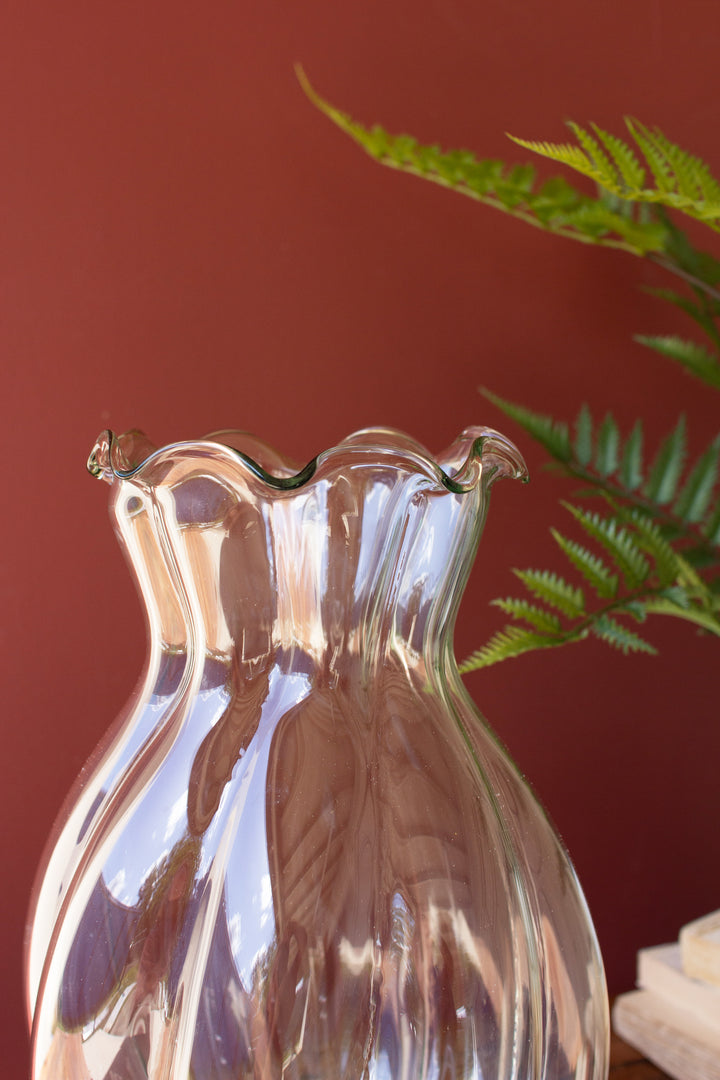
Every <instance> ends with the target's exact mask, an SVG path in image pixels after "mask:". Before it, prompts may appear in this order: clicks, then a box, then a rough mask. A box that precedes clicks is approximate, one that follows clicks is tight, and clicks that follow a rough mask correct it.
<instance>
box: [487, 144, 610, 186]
mask: <svg viewBox="0 0 720 1080" xmlns="http://www.w3.org/2000/svg"><path fill="white" fill-rule="evenodd" d="M508 138H509V139H512V141H513V142H514V143H517V145H518V146H522V147H524V149H525V150H530V151H531V152H532V153H533V154H537V155H538V156H539V157H544V158H549V159H550V160H551V161H556V162H557V163H558V164H559V165H567V166H568V168H570V169H574V170H575V172H579V173H581V174H582V175H583V176H587V177H589V178H590V179H591V180H594V181H595V182H596V183H598V184H599V183H600V182H601V180H600V175H601V174H600V173H599V172H598V169H597V167H596V165H595V164H594V163H593V162H592V161H591V160H590V158H589V157H588V156H587V154H586V153H585V151H584V150H582V149H581V148H580V147H579V146H573V144H572V143H551V142H538V141H535V140H532V139H530V140H529V139H519V138H518V137H517V136H516V135H508ZM606 179H607V177H606Z"/></svg>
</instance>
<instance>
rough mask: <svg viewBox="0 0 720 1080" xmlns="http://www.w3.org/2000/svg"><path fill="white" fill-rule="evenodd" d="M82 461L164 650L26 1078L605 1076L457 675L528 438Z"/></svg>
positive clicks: (592, 988)
mask: <svg viewBox="0 0 720 1080" xmlns="http://www.w3.org/2000/svg"><path fill="white" fill-rule="evenodd" d="M89 467H90V469H91V471H92V472H93V473H94V474H95V475H96V476H99V477H102V478H103V479H104V480H106V481H108V482H109V484H110V489H111V498H112V512H113V516H114V521H115V527H116V530H117V533H118V536H119V538H120V540H121V543H122V544H123V546H124V549H125V551H126V553H127V556H128V559H129V563H130V566H131V568H132V570H133V572H134V575H135V577H136V580H137V584H138V586H139V590H140V593H141V595H142V598H143V600H144V604H145V608H146V613H147V623H148V628H149V635H148V636H149V651H148V657H147V663H146V667H145V671H144V674H143V677H142V680H141V682H140V684H139V686H138V688H137V689H136V691H135V693H134V694H133V695H132V697H131V699H130V701H129V702H128V705H127V707H126V709H125V710H124V712H123V714H122V715H121V717H120V718H119V720H118V722H117V724H116V726H115V728H114V729H113V730H112V731H111V733H110V734H109V735H108V736H107V738H106V740H105V742H104V744H103V745H102V746H101V747H100V748H99V749H98V751H97V752H96V754H95V755H94V757H93V758H92V759H91V761H90V762H89V763H88V765H87V767H86V769H85V770H84V771H83V774H82V775H81V777H80V778H79V780H78V783H77V785H76V787H75V789H74V791H73V792H72V793H71V795H70V797H69V799H68V803H67V805H66V808H65V810H64V811H63V814H62V815H61V819H60V820H59V822H58V823H57V825H56V827H55V830H54V833H53V836H52V838H51V842H50V843H49V845H48V850H47V854H46V856H45V858H44V862H43V866H42V868H41V873H40V875H39V878H38V884H37V886H36V889H35V894H34V898H33V910H32V920H31V931H30V935H29V944H28V951H27V983H28V1011H29V1015H30V1017H31V1020H32V1031H33V1073H32V1076H33V1078H34V1080H141V1078H148V1077H149V1078H152V1080H249V1078H254V1080H281V1078H283V1080H366V1078H367V1080H461V1078H462V1080H570V1078H573V1080H603V1078H604V1077H605V1076H606V1072H607V1044H608V1013H607V999H606V992H605V984H604V977H603V971H602V964H601V960H600V956H599V952H598V947H597V943H596V939H595V935H594V931H593V928H592V924H591V921H590V918H589V916H588V912H587V909H586V905H585V902H584V900H583V897H582V894H581V891H580V888H579V886H578V883H577V880H576V878H575V874H574V872H573V869H572V867H571V865H570V862H569V860H568V857H567V855H566V853H565V851H564V850H563V848H562V846H561V844H560V842H559V841H558V839H557V836H556V835H555V833H554V831H553V829H552V827H551V826H550V824H549V823H548V821H547V818H546V817H545V815H544V813H543V812H542V810H541V808H540V807H539V805H538V804H537V802H536V801H535V799H534V797H533V795H532V794H531V792H530V791H529V789H528V787H527V786H526V784H525V783H524V782H523V780H522V778H521V777H520V775H519V773H518V771H517V769H516V768H515V766H514V765H513V763H512V762H511V761H510V759H509V758H508V756H507V754H506V752H505V751H504V750H503V749H502V747H501V746H500V745H499V744H498V742H497V741H496V739H495V738H494V736H493V735H492V733H491V731H490V730H489V728H488V727H487V725H486V724H485V722H484V721H483V720H482V718H481V717H480V716H479V714H478V712H477V711H476V709H475V706H474V705H473V703H472V702H471V700H470V698H469V697H468V695H467V693H466V691H465V689H464V688H463V685H462V683H461V681H460V678H459V675H458V670H457V667H456V664H455V660H454V658H453V654H452V629H453V623H454V618H455V612H456V609H457V605H458V602H459V599H460V595H461V592H462V589H463V586H464V584H465V581H466V578H467V574H468V572H469V569H470V565H471V563H472V560H473V557H474V554H475V550H476V547H477V543H478V540H479V537H480V533H481V529H482V525H483V521H484V517H485V513H486V509H487V501H488V494H489V490H490V487H491V485H492V483H493V482H494V481H495V480H496V479H497V478H498V477H501V476H519V475H522V474H523V472H524V466H523V463H522V460H521V458H520V456H519V454H518V452H517V450H516V449H515V448H514V447H513V446H512V444H510V443H509V442H508V441H507V440H505V439H504V438H503V437H502V436H501V435H499V434H497V433H496V432H493V431H490V430H486V429H480V428H477V429H475V428H473V429H469V430H467V431H465V432H464V433H463V434H462V435H461V436H460V438H459V439H458V440H457V441H456V442H455V443H454V444H453V445H452V446H451V447H450V448H449V449H448V450H447V451H446V452H445V453H443V454H440V455H437V456H435V457H433V456H431V455H430V454H429V453H428V452H427V451H426V450H425V449H424V448H423V447H422V446H420V445H419V444H418V443H416V442H415V441H413V440H412V439H410V438H408V437H407V436H405V435H403V434H401V433H399V432H396V431H392V430H388V429H374V430H366V431H362V432H359V433H357V434H355V435H352V436H351V437H350V438H348V439H346V440H345V441H343V442H342V443H340V444H339V445H338V446H336V447H334V448H333V449H331V450H328V451H326V452H325V453H323V454H320V455H319V456H318V457H317V458H316V459H314V460H313V461H312V462H310V464H309V465H307V466H306V467H305V468H304V469H302V470H298V469H297V468H295V467H294V466H293V465H291V464H290V463H288V462H287V461H286V460H285V459H283V458H282V457H280V456H279V455H278V454H277V453H275V452H274V451H272V450H270V449H269V448H268V447H267V446H265V445H264V444H262V443H260V442H259V441H258V440H256V439H253V438H251V437H250V436H246V435H241V434H237V433H229V434H228V433H223V434H219V435H214V436H211V437H209V438H208V439H202V440H198V441H195V442H187V443H178V444H175V445H172V446H168V447H165V448H163V449H159V450H156V449H154V448H153V447H151V446H150V445H149V444H148V443H147V441H146V440H145V439H144V437H142V436H140V435H139V434H138V433H131V434H129V435H125V436H121V437H116V436H114V435H112V433H110V432H106V433H104V434H103V435H102V436H101V437H100V439H99V440H98V442H97V444H96V446H95V449H94V451H93V453H92V456H91V458H90V462H89ZM104 662H107V658H105V659H104Z"/></svg>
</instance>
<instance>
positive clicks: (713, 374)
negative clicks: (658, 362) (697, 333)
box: [635, 334, 720, 390]
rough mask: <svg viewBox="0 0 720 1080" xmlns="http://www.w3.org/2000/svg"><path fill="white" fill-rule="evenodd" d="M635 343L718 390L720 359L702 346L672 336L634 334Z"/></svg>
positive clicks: (719, 384) (719, 388) (719, 386)
mask: <svg viewBox="0 0 720 1080" xmlns="http://www.w3.org/2000/svg"><path fill="white" fill-rule="evenodd" d="M635 341H637V342H639V344H640V345H645V346H647V348H649V349H654V350H655V352H659V353H661V354H662V355H663V356H667V357H669V358H670V359H671V360H675V361H676V362H677V363H678V364H681V365H682V366H683V367H684V368H685V370H686V371H689V372H690V374H691V375H695V376H696V377H697V378H698V379H702V381H703V382H705V383H707V384H708V386H713V387H715V389H716V390H720V358H719V357H718V355H717V354H716V353H711V352H710V351H709V350H708V349H706V348H705V347H704V346H703V345H698V344H697V343H695V342H693V341H684V340H683V339H682V338H679V337H675V336H674V335H672V334H654V335H653V334H649V335H648V334H636V335H635Z"/></svg>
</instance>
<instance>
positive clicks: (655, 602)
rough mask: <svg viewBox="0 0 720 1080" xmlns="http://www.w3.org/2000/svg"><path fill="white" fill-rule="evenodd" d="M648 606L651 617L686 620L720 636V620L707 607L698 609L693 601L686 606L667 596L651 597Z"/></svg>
mask: <svg viewBox="0 0 720 1080" xmlns="http://www.w3.org/2000/svg"><path fill="white" fill-rule="evenodd" d="M646 606H647V610H648V613H649V614H650V615H673V616H674V617H675V618H680V619H685V620H686V621H687V622H691V623H694V624H695V625H696V626H699V627H701V629H703V630H707V631H708V632H709V633H711V634H716V635H718V636H720V619H719V618H718V617H717V614H716V613H715V612H713V611H712V610H710V609H708V608H707V607H697V606H696V605H695V604H693V603H692V601H691V602H690V604H689V605H687V606H684V605H682V604H679V603H677V602H676V600H675V599H669V598H666V597H665V596H657V597H650V598H649V599H648V600H647V602H646Z"/></svg>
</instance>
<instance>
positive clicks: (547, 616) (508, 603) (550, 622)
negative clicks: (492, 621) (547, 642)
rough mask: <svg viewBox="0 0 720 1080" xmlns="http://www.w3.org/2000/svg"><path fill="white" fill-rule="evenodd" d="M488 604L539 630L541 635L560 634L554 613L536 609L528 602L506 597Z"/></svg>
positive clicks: (559, 625) (560, 628)
mask: <svg viewBox="0 0 720 1080" xmlns="http://www.w3.org/2000/svg"><path fill="white" fill-rule="evenodd" d="M490 603H491V604H492V605H493V606H494V607H499V608H500V609H501V610H502V611H504V612H505V614H506V615H510V616H511V617H512V618H513V619H517V620H521V621H523V622H526V623H529V624H530V626H533V627H535V629H536V630H540V631H541V632H542V633H546V634H559V633H561V632H562V625H561V623H560V619H559V618H558V616H557V615H556V614H555V613H554V612H552V611H546V610H545V608H540V607H537V605H535V604H531V603H530V602H529V601H528V600H520V599H517V598H514V597H511V596H508V597H506V598H505V599H504V600H491V601H490Z"/></svg>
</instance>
